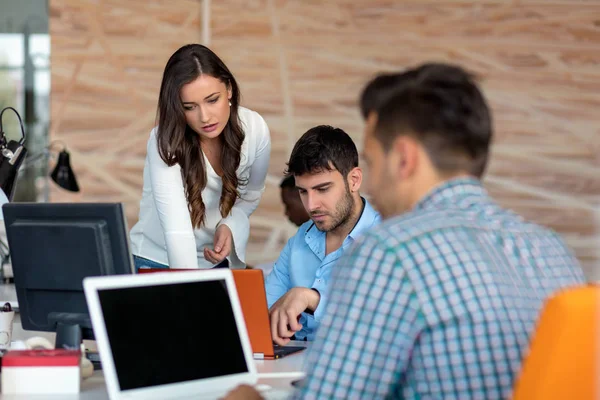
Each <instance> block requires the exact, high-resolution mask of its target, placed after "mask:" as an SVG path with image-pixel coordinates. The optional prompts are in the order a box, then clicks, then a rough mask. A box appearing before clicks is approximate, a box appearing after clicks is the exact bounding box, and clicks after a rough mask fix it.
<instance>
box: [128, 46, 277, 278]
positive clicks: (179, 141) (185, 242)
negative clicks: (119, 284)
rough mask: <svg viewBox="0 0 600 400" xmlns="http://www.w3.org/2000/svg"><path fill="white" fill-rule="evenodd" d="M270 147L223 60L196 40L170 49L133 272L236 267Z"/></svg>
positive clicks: (242, 256)
mask: <svg viewBox="0 0 600 400" xmlns="http://www.w3.org/2000/svg"><path fill="white" fill-rule="evenodd" d="M270 151H271V140H270V135H269V129H268V127H267V124H266V123H265V121H264V120H263V118H262V117H261V116H260V115H259V114H258V113H256V112H254V111H251V110H249V109H247V108H244V107H242V106H240V91H239V88H238V85H237V82H236V81H235V78H234V77H233V75H232V73H231V72H230V71H229V69H228V68H227V66H226V65H225V64H224V63H223V61H221V59H220V58H219V57H218V56H217V55H216V54H215V53H213V52H212V51H211V50H210V49H208V48H207V47H205V46H202V45H199V44H190V45H186V46H183V47H182V48H180V49H179V50H177V51H176V52H175V53H174V54H173V55H172V56H171V58H170V59H169V61H168V62H167V65H166V67H165V71H164V74H163V79H162V84H161V88H160V96H159V100H158V125H157V126H156V127H155V128H154V129H153V130H152V132H151V133H150V139H149V140H148V147H147V156H146V162H145V165H144V188H143V193H142V201H141V203H140V215H139V221H138V223H137V224H136V225H135V226H134V227H133V229H132V230H131V235H130V236H131V245H132V252H133V254H134V261H135V265H136V269H139V268H141V267H150V268H169V267H170V268H212V267H214V266H215V265H217V266H220V267H221V266H227V265H231V267H232V268H243V267H244V265H245V252H246V244H247V242H248V236H249V231H250V224H249V220H248V218H249V217H250V214H252V212H253V211H254V210H255V209H256V207H257V206H258V202H259V200H260V197H261V195H262V193H263V191H264V185H265V178H266V174H267V168H268V165H269V158H270Z"/></svg>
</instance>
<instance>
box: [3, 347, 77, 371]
mask: <svg viewBox="0 0 600 400" xmlns="http://www.w3.org/2000/svg"><path fill="white" fill-rule="evenodd" d="M80 359H81V351H79V350H65V349H55V350H11V351H9V352H7V353H6V354H5V355H4V356H3V357H2V367H3V368H4V367H74V366H78V365H79V360H80Z"/></svg>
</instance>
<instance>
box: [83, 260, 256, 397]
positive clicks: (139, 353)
mask: <svg viewBox="0 0 600 400" xmlns="http://www.w3.org/2000/svg"><path fill="white" fill-rule="evenodd" d="M83 287H84V291H85V296H86V300H87V304H88V308H89V312H90V317H91V320H92V325H93V329H94V333H95V336H96V342H97V346H98V351H99V353H100V358H101V360H102V365H103V369H104V377H105V380H106V387H107V390H108V394H109V397H110V399H111V400H116V399H132V400H134V399H154V398H157V399H159V398H160V399H166V398H185V397H186V396H187V397H189V398H195V399H198V398H204V397H206V398H218V397H221V396H224V395H225V394H226V393H227V392H228V391H230V390H231V389H233V388H234V387H236V386H237V385H239V384H244V383H245V384H250V385H254V384H256V382H257V372H256V366H255V363H254V360H253V359H252V349H251V347H250V340H249V338H248V333H247V330H246V325H245V323H244V318H243V317H242V309H241V306H240V303H239V299H238V296H237V291H236V290H235V283H234V281H233V275H232V274H231V271H230V270H227V269H221V270H211V271H206V272H205V273H203V274H199V273H197V272H195V271H192V272H187V273H186V272H182V273H179V274H145V275H128V276H123V275H120V276H101V277H89V278H85V279H84V281H83ZM194 306H195V307H196V310H197V313H194V312H193V310H194Z"/></svg>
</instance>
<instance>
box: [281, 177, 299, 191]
mask: <svg viewBox="0 0 600 400" xmlns="http://www.w3.org/2000/svg"><path fill="white" fill-rule="evenodd" d="M279 188H280V189H285V188H288V189H295V188H296V178H294V175H287V176H286V177H284V178H283V179H282V180H281V183H280V184H279Z"/></svg>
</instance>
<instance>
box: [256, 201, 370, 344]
mask: <svg viewBox="0 0 600 400" xmlns="http://www.w3.org/2000/svg"><path fill="white" fill-rule="evenodd" d="M363 202H364V208H363V211H362V214H361V216H360V218H359V220H358V222H357V223H356V226H355V227H354V229H353V230H352V232H350V234H349V235H348V236H347V237H346V239H344V242H343V243H342V246H341V247H340V248H339V249H337V250H336V251H334V252H331V253H329V254H327V255H325V239H326V233H325V232H322V231H320V230H319V229H317V227H316V225H315V224H314V222H312V221H310V220H309V221H308V222H305V223H304V224H303V225H302V226H300V228H299V229H298V232H297V233H296V234H295V235H294V236H292V238H290V240H288V242H287V244H286V246H285V247H284V249H283V251H282V252H281V254H280V255H279V258H278V259H277V261H276V262H275V265H274V266H273V270H272V271H271V273H270V274H269V276H268V277H267V279H266V282H265V286H266V292H267V302H268V303H269V308H270V307H271V306H272V305H273V303H275V302H276V301H277V300H278V299H279V298H280V297H281V296H283V295H284V294H286V293H287V292H288V291H289V290H290V289H292V288H294V287H306V288H314V289H316V290H318V291H319V294H320V295H321V299H320V301H319V306H318V307H317V309H316V310H315V312H314V315H310V314H307V313H302V316H301V317H300V323H301V324H302V329H301V330H300V331H298V332H296V340H306V339H308V340H313V339H314V336H315V331H316V328H317V326H318V324H319V321H320V319H321V317H322V316H323V312H324V309H325V305H326V304H327V296H328V292H329V279H330V276H331V270H332V268H333V265H334V263H335V262H336V261H337V260H338V259H339V258H340V257H341V256H342V254H343V253H344V252H345V251H346V250H347V249H348V248H349V247H350V246H351V245H352V243H354V241H355V240H356V239H357V238H358V237H359V236H360V235H361V234H362V233H364V232H366V231H368V230H369V229H370V228H371V227H372V226H374V225H376V224H378V223H379V222H380V221H381V217H380V216H379V214H378V213H377V211H375V209H374V208H373V207H372V206H371V204H369V202H368V201H366V200H365V199H363Z"/></svg>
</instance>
